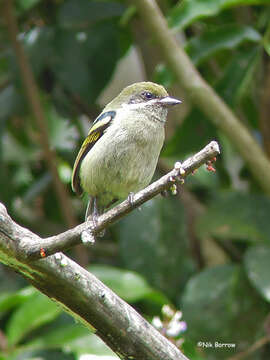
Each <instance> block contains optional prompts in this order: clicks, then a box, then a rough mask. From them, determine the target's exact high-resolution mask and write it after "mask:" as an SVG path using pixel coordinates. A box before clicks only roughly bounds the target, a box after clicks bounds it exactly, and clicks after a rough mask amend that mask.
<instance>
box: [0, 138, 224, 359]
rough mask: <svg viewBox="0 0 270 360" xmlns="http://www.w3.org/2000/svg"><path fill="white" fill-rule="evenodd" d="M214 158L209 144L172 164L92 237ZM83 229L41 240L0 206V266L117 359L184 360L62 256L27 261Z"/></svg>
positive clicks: (104, 219)
mask: <svg viewBox="0 0 270 360" xmlns="http://www.w3.org/2000/svg"><path fill="white" fill-rule="evenodd" d="M218 154H219V146H218V144H217V142H215V141H212V142H211V143H209V144H208V145H207V146H206V147H205V148H204V149H202V150H201V151H200V152H198V153H197V154H195V155H194V156H192V157H190V158H189V159H187V160H186V161H185V162H184V163H183V164H182V165H181V166H179V163H177V164H176V165H175V168H174V169H173V170H172V171H170V172H169V173H168V174H166V175H165V176H163V177H162V178H160V179H159V180H157V181H156V182H154V183H153V184H151V185H149V186H148V187H147V188H145V189H143V190H142V191H140V192H138V193H137V194H135V195H134V199H133V201H132V204H130V202H129V201H128V200H125V201H124V202H122V203H121V204H119V205H117V206H115V207H114V208H113V209H111V210H109V211H108V212H107V213H105V214H103V215H102V216H100V217H99V218H98V220H97V224H96V225H95V227H94V228H93V229H92V231H93V233H94V234H97V233H98V232H99V231H101V230H102V229H104V228H105V227H107V226H108V225H109V224H111V223H112V222H115V221H116V220H118V219H120V218H121V217H123V216H124V215H126V214H128V213H129V212H131V211H132V210H133V209H134V208H135V207H138V206H140V205H141V204H143V203H144V202H146V201H147V200H149V199H151V198H152V197H154V196H155V195H157V194H158V193H160V192H161V191H164V190H165V189H168V188H169V187H171V186H172V184H175V182H176V180H177V179H179V178H181V179H182V178H184V177H186V176H187V175H188V174H190V173H192V172H193V171H194V170H195V169H197V168H198V167H199V166H201V165H202V164H204V163H207V162H208V161H209V160H211V159H213V157H215V156H216V155H218ZM88 227H89V224H88V223H83V224H81V225H78V226H76V227H75V228H73V229H71V230H68V231H66V232H64V233H62V234H59V235H56V236H53V237H51V238H48V239H41V238H40V237H39V236H38V235H36V234H34V233H32V232H31V231H30V230H28V229H25V228H23V227H21V226H20V225H18V224H16V223H15V222H14V221H13V220H12V219H11V218H10V216H9V215H8V213H7V211H6V208H5V207H4V205H2V204H1V203H0V261H1V262H3V263H4V264H6V265H8V266H11V267H12V268H14V269H15V270H16V271H17V272H20V273H21V274H22V275H23V276H24V277H25V278H26V279H27V280H29V281H30V282H31V283H32V285H33V286H35V287H36V288H37V289H39V290H40V291H41V292H43V293H44V294H45V295H47V296H49V297H50V298H53V299H55V300H56V301H58V302H59V303H60V304H61V305H62V306H63V308H64V310H66V311H68V312H69V313H72V316H73V317H77V318H79V320H80V321H82V322H83V323H84V324H86V325H88V326H91V327H94V328H95V329H96V334H97V335H98V336H99V337H101V339H103V340H104V342H105V343H106V344H107V345H108V346H110V348H111V349H112V350H113V351H115V352H116V353H117V354H120V355H121V358H122V359H126V360H128V359H140V360H156V359H162V360H178V359H179V360H185V359H186V360H187V358H186V357H185V356H184V355H183V354H182V353H181V351H180V350H178V349H177V348H176V347H175V346H174V345H173V344H172V343H171V342H170V341H168V340H167V339H166V338H165V337H163V336H162V335H161V334H160V333H159V332H158V331H157V330H156V329H154V328H153V327H152V326H151V325H150V324H149V323H147V321H145V320H144V319H143V318H142V317H141V316H140V315H139V314H138V313H137V312H136V311H135V310H134V309H133V308H132V307H131V306H129V305H128V304H127V303H125V302H124V301H123V300H121V299H120V298H119V297H118V296H117V295H115V294H114V293H113V292H112V291H111V290H110V289H108V288H107V287H106V286H105V285H103V284H102V283H101V282H100V281H99V280H98V279H97V278H96V277H95V276H93V275H92V274H90V273H89V272H87V271H86V270H85V269H83V268H81V267H80V266H79V265H78V264H76V263H75V262H73V261H72V260H71V259H69V258H68V257H66V256H65V255H64V254H63V253H60V252H58V253H57V254H55V255H52V256H49V257H47V258H46V259H41V260H38V261H31V259H34V258H38V257H39V258H40V256H41V247H42V248H43V250H42V251H43V252H45V255H46V256H47V255H49V254H52V253H55V252H56V251H59V250H60V249H63V250H64V249H66V248H68V247H70V246H73V245H76V244H78V243H80V241H81V240H80V235H81V233H82V231H83V230H86V229H87V228H88Z"/></svg>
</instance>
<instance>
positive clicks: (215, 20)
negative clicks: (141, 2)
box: [0, 0, 270, 360]
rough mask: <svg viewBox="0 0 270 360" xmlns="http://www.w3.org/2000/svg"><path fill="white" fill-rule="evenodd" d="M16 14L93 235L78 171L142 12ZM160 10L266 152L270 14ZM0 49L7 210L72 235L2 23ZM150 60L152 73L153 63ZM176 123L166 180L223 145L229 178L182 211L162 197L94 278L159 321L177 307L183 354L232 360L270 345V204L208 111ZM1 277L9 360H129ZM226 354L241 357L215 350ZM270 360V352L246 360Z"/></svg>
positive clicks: (105, 8)
mask: <svg viewBox="0 0 270 360" xmlns="http://www.w3.org/2000/svg"><path fill="white" fill-rule="evenodd" d="M14 5H15V12H16V17H17V21H18V24H19V31H20V34H19V39H20V41H21V42H22V43H23V46H24V49H25V51H26V53H27V55H28V58H29V61H30V64H31V68H32V71H33V73H34V76H35V79H36V81H37V83H38V86H39V91H40V98H41V102H42V106H43V111H44V114H45V117H46V121H47V126H48V130H49V137H50V139H49V141H50V145H51V146H52V148H54V149H55V151H56V154H57V157H56V159H55V161H56V162H57V167H58V171H59V176H60V179H61V181H62V182H63V186H66V188H67V190H68V196H69V197H70V199H71V201H72V208H73V210H74V211H75V215H76V216H77V219H78V221H82V220H83V216H84V215H83V213H84V208H85V206H84V205H85V204H84V203H83V202H82V201H81V200H80V199H78V198H76V197H75V196H74V195H73V194H72V191H71V189H70V175H71V171H72V165H73V161H74V158H75V156H76V153H77V151H78V148H79V146H80V144H81V142H82V141H83V137H84V136H85V134H86V132H87V129H88V127H89V126H90V121H93V120H94V118H95V116H97V115H98V113H99V111H100V110H101V108H100V105H99V104H100V96H101V94H102V93H103V91H104V89H105V88H106V87H107V86H108V85H109V84H110V82H111V80H112V78H113V76H114V75H115V73H116V72H117V76H118V78H120V79H121V70H120V73H119V70H118V67H117V65H119V63H120V60H122V59H124V58H126V55H127V54H129V53H130V52H129V50H130V49H131V47H132V46H133V45H135V40H134V38H135V36H134V37H133V31H134V28H133V26H134V25H133V17H136V11H134V9H133V10H132V9H130V8H129V7H128V4H127V2H126V1H124V0H123V1H117V0H114V1H113V0H107V1H102V0H99V1H98V0H97V1H92V0H67V1H64V0H51V1H44V0H16V1H14ZM162 6H163V10H164V12H165V15H166V16H167V19H168V23H169V26H170V27H171V28H172V31H174V32H175V34H176V36H178V35H181V36H179V38H181V39H182V41H183V44H182V45H183V47H184V48H185V50H186V52H187V53H188V55H189V56H190V58H191V59H192V61H193V63H194V65H195V66H196V67H197V69H198V70H199V71H200V72H201V74H202V75H203V77H204V78H205V79H206V80H207V81H208V82H209V84H210V85H211V86H212V87H213V88H214V89H215V90H216V91H217V93H218V94H219V95H220V96H221V97H222V98H223V99H224V100H225V101H226V102H227V104H228V105H229V106H230V107H231V108H232V109H233V110H234V111H235V113H236V114H237V115H238V116H239V118H240V119H241V121H242V122H243V123H244V124H245V125H246V126H247V127H248V128H249V129H250V131H251V132H252V134H253V135H254V136H255V137H256V139H257V140H258V142H259V143H260V144H263V140H264V139H265V137H266V134H265V133H264V132H263V131H262V129H265V128H267V126H268V129H269V128H270V124H268V125H267V126H266V127H265V126H264V127H263V126H262V114H263V112H265V111H267V109H263V108H262V107H261V95H262V94H263V93H264V92H265V91H266V92H268V95H269V97H268V98H269V99H270V89H269V87H266V85H265V82H266V79H267V78H269V77H270V74H269V69H270V59H269V54H270V22H269V19H270V4H269V0H203V1H202V0H182V1H176V0H166V1H162ZM177 38H178V37H177ZM136 39H137V41H138V37H136ZM140 45H141V44H140V42H139V41H138V43H137V44H136V46H137V49H140ZM151 46H154V45H153V44H151ZM0 49H1V53H0V54H1V56H0V167H1V176H0V200H1V201H2V202H3V203H5V205H6V206H7V208H8V211H9V213H10V215H11V216H12V217H13V218H14V219H15V220H16V221H17V222H19V223H20V224H22V225H24V226H26V227H29V228H30V229H31V230H33V231H35V232H38V233H39V234H40V235H41V236H47V235H51V234H55V233H58V232H61V231H63V230H64V229H65V228H66V225H65V221H64V219H63V216H62V211H61V207H60V206H59V201H58V199H57V195H56V193H55V190H54V187H53V184H52V177H51V174H50V173H49V171H48V167H47V165H46V162H45V161H44V154H43V150H42V149H41V147H40V144H39V143H38V140H37V139H38V131H39V130H38V129H37V127H36V125H35V121H34V119H33V116H32V114H31V112H30V111H29V104H28V100H27V97H26V93H25V89H24V87H23V84H22V81H21V77H20V72H19V69H18V66H17V61H16V60H17V59H16V57H15V54H14V51H13V48H12V45H11V43H10V41H9V36H8V32H7V28H6V26H5V23H4V19H3V18H1V20H0ZM141 51H142V53H141V55H142V56H141V61H142V67H143V66H144V63H149V61H150V60H151V59H149V58H147V57H144V51H143V47H142V48H141ZM157 52H158V46H157ZM153 65H154V66H153V68H154V69H155V71H154V72H153V74H147V75H148V78H149V80H154V81H158V82H160V83H162V84H163V85H165V86H166V87H170V86H173V87H174V89H175V88H176V86H177V85H178V84H176V83H175V78H174V75H173V73H171V71H170V69H169V68H167V67H166V65H165V64H164V63H162V62H160V63H155V64H153ZM131 70H132V69H131ZM125 76H126V74H125V75H122V77H125ZM180 85H181V84H180ZM115 95H116V93H111V97H114V96H115ZM266 95H267V94H266ZM182 97H183V98H184V100H185V95H183V96H182ZM179 112H181V109H180V108H179ZM268 113H269V108H268ZM178 118H179V119H178ZM268 122H269V121H268ZM176 123H177V124H178V125H177V127H176V128H175V129H174V130H173V133H172V136H171V137H170V138H169V139H168V140H167V143H166V145H165V146H164V149H163V152H162V156H163V161H164V163H165V164H167V167H169V166H171V164H173V162H174V161H175V160H176V159H178V160H179V159H180V160H182V159H184V158H186V157H187V156H189V155H190V154H192V153H194V152H196V151H198V150H200V148H201V147H202V146H204V145H205V144H206V143H207V142H208V141H210V140H213V139H217V140H218V141H219V142H220V144H221V147H222V154H221V156H220V157H218V159H217V162H216V165H215V167H216V170H217V172H216V173H215V174H210V173H209V172H207V171H206V169H205V168H202V169H199V170H198V171H197V172H196V173H195V174H194V176H191V177H189V178H188V179H187V181H186V184H185V185H184V187H185V190H184V191H185V192H188V193H189V194H190V193H192V197H191V198H190V200H188V201H183V202H181V190H180V197H179V198H176V197H173V196H170V197H169V198H167V199H164V198H161V197H157V198H156V199H154V200H151V201H149V202H148V203H146V204H145V205H143V206H142V208H141V210H136V211H134V212H133V213H132V214H130V215H129V216H127V217H126V218H125V219H123V220H121V221H120V222H119V223H118V224H116V225H114V226H112V227H111V228H110V229H108V231H107V234H106V236H105V237H104V238H102V239H98V243H99V244H96V245H95V246H96V247H97V250H95V249H94V248H93V250H92V249H91V250H90V251H89V259H90V260H91V265H90V266H89V271H92V272H93V273H94V274H95V275H96V276H97V277H99V278H100V279H101V280H102V281H103V282H104V283H105V284H106V285H108V286H109V287H110V288H112V289H113V290H114V291H115V292H116V293H117V294H118V295H119V296H121V297H122V298H123V299H125V300H126V301H128V302H130V303H132V304H133V306H135V307H136V309H137V310H138V311H140V312H141V313H142V314H143V315H144V316H145V317H146V318H147V319H148V320H150V321H151V320H152V318H153V317H155V318H156V317H159V316H160V314H161V312H162V309H164V305H166V304H170V305H171V306H172V307H173V308H175V309H181V310H182V312H183V320H184V321H185V322H186V323H187V331H186V332H184V333H183V334H182V333H181V334H180V335H179V334H178V335H176V338H177V339H178V340H177V341H178V343H177V344H182V345H181V348H182V350H183V351H184V352H185V354H186V355H187V356H188V357H189V358H190V359H191V360H201V359H210V360H211V359H223V358H228V357H230V356H233V355H234V354H235V353H237V352H240V351H243V350H245V349H247V348H249V347H250V346H251V345H252V344H253V343H255V342H256V341H257V340H258V339H259V340H260V339H261V338H263V337H264V336H266V335H269V331H270V330H269V329H270V327H269V317H268V313H269V309H270V306H269V299H270V280H269V271H270V265H269V258H270V225H269V214H270V200H269V198H267V197H266V196H265V194H263V193H262V191H261V190H260V189H259V188H258V185H257V184H256V182H255V181H254V179H253V177H252V175H251V173H250V172H249V171H248V169H247V168H246V166H245V163H244V162H243V160H242V159H241V158H240V157H239V155H238V154H237V152H236V150H235V146H234V145H235V144H233V143H231V142H229V141H228V139H227V138H226V137H225V136H224V134H222V133H221V132H220V130H219V129H217V128H215V127H214V125H213V124H212V123H211V122H210V121H209V119H208V118H207V117H206V116H205V115H204V114H202V113H201V111H200V110H199V109H198V108H197V107H192V106H191V107H190V110H189V111H188V113H187V115H186V116H185V117H184V119H183V118H181V114H180V115H178V116H177V121H176ZM168 126H170V122H168ZM268 148H270V145H268ZM250 151H252V149H250ZM158 175H161V174H160V173H159V174H157V176H158ZM179 199H180V201H179ZM209 239H210V240H211V241H210V242H209ZM206 240H208V241H206ZM211 244H212V245H213V244H215V247H214V246H211ZM99 245H100V249H99V250H98V246H99ZM216 246H217V247H218V248H219V249H220V251H221V252H223V253H224V254H225V257H223V259H226V263H225V264H224V263H219V261H218V260H217V261H216V263H215V264H214V265H213V263H210V262H209V261H208V257H207V256H206V253H207V254H210V255H211V254H212V258H213V257H214V258H215V257H216V255H215V253H214V248H216ZM111 248H113V249H116V251H113V252H111V250H110V249H111ZM92 253H93V254H92ZM112 253H113V256H112ZM70 255H71V256H74V257H76V256H77V257H78V256H80V255H78V254H77V255H76V254H74V252H71V253H70ZM217 258H218V257H217ZM79 260H80V259H79ZM224 261H225V260H224ZM0 277H1V282H0V359H8V360H19V359H37V358H38V359H54V358H55V359H79V358H80V357H82V356H83V355H84V354H88V355H89V357H88V358H87V359H95V360H96V359H98V356H100V359H101V358H102V356H107V357H106V360H107V359H117V358H118V357H117V356H116V355H115V354H113V353H112V352H111V351H110V349H108V348H107V347H106V346H105V345H104V344H103V343H102V341H101V340H99V338H97V337H96V336H95V335H94V333H90V332H89V329H86V328H85V327H83V325H81V324H78V323H77V322H75V320H74V319H72V318H71V317H70V316H69V315H67V314H65V313H63V312H62V309H61V308H60V307H59V306H58V305H57V304H56V303H54V302H52V301H51V300H49V299H48V298H46V297H45V296H43V295H42V294H40V293H38V292H37V291H36V290H35V289H33V288H31V287H29V286H27V284H26V283H25V281H24V280H22V278H20V277H17V276H15V275H14V273H13V272H12V271H11V270H9V269H7V268H5V267H1V268H0ZM176 313H179V312H176ZM160 321H161V320H160ZM160 326H161V327H162V326H163V325H162V323H161V325H160ZM236 330H237V331H236ZM180 340H181V341H180ZM215 341H218V342H219V343H230V344H235V347H232V348H214V343H215ZM200 342H201V343H200ZM202 343H203V344H204V345H203V346H202V345H199V344H202ZM211 345H212V346H211ZM94 355H95V356H96V357H94ZM91 356H92V357H91ZM269 356H270V348H269V345H267V344H266V345H265V346H263V347H261V348H259V349H257V350H256V352H254V353H252V354H251V355H250V356H249V357H247V356H246V357H244V358H245V359H269Z"/></svg>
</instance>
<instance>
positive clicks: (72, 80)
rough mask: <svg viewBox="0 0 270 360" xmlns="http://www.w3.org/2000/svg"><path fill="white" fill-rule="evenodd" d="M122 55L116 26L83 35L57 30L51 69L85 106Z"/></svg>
mask: <svg viewBox="0 0 270 360" xmlns="http://www.w3.org/2000/svg"><path fill="white" fill-rule="evenodd" d="M70 49H72V51H70ZM104 49H106V52H104ZM74 54H76V56H74ZM107 54H109V56H108V55H107ZM121 55H122V50H121V49H120V44H119V29H118V27H117V24H116V23H114V22H113V21H105V22H101V23H97V24H96V25H94V26H93V27H91V28H90V29H89V28H86V29H85V30H84V31H82V32H77V31H74V30H69V29H59V30H58V31H57V32H56V34H55V45H54V56H53V57H52V58H51V59H50V66H51V69H52V71H53V74H54V76H55V78H56V79H57V81H58V82H59V83H60V84H61V86H62V87H63V88H64V89H66V90H67V91H68V93H70V94H72V95H73V96H75V97H76V98H77V99H79V101H81V102H83V103H85V104H88V103H89V102H90V103H94V102H95V100H96V98H97V97H98V95H99V94H100V93H101V91H102V90H103V88H104V87H105V85H106V84H107V83H108V81H109V80H110V78H111V76H112V73H113V71H114V69H115V66H116V63H117V61H118V59H119V58H120V56H121ZM55 91H57V89H55Z"/></svg>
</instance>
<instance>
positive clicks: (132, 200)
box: [127, 192, 134, 206]
mask: <svg viewBox="0 0 270 360" xmlns="http://www.w3.org/2000/svg"><path fill="white" fill-rule="evenodd" d="M127 199H128V202H129V204H130V205H131V206H133V205H134V193H133V192H130V193H129V194H128V197H127Z"/></svg>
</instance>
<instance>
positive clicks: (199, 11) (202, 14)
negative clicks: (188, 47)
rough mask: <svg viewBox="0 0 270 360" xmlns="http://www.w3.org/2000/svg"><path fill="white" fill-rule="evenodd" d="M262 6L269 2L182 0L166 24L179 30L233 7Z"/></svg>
mask: <svg viewBox="0 0 270 360" xmlns="http://www.w3.org/2000/svg"><path fill="white" fill-rule="evenodd" d="M263 4H266V5H268V4H269V0H182V1H180V2H179V3H178V4H177V5H176V6H175V7H174V8H173V9H172V10H171V12H170V14H169V16H168V22H169V26H171V27H177V28H179V29H181V28H185V27H187V26H188V25H190V24H192V23H193V22H194V21H196V20H199V19H204V18H207V17H211V16H215V15H217V14H218V13H220V12H221V11H223V10H225V9H228V8H231V7H234V6H240V5H246V6H250V5H263Z"/></svg>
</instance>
